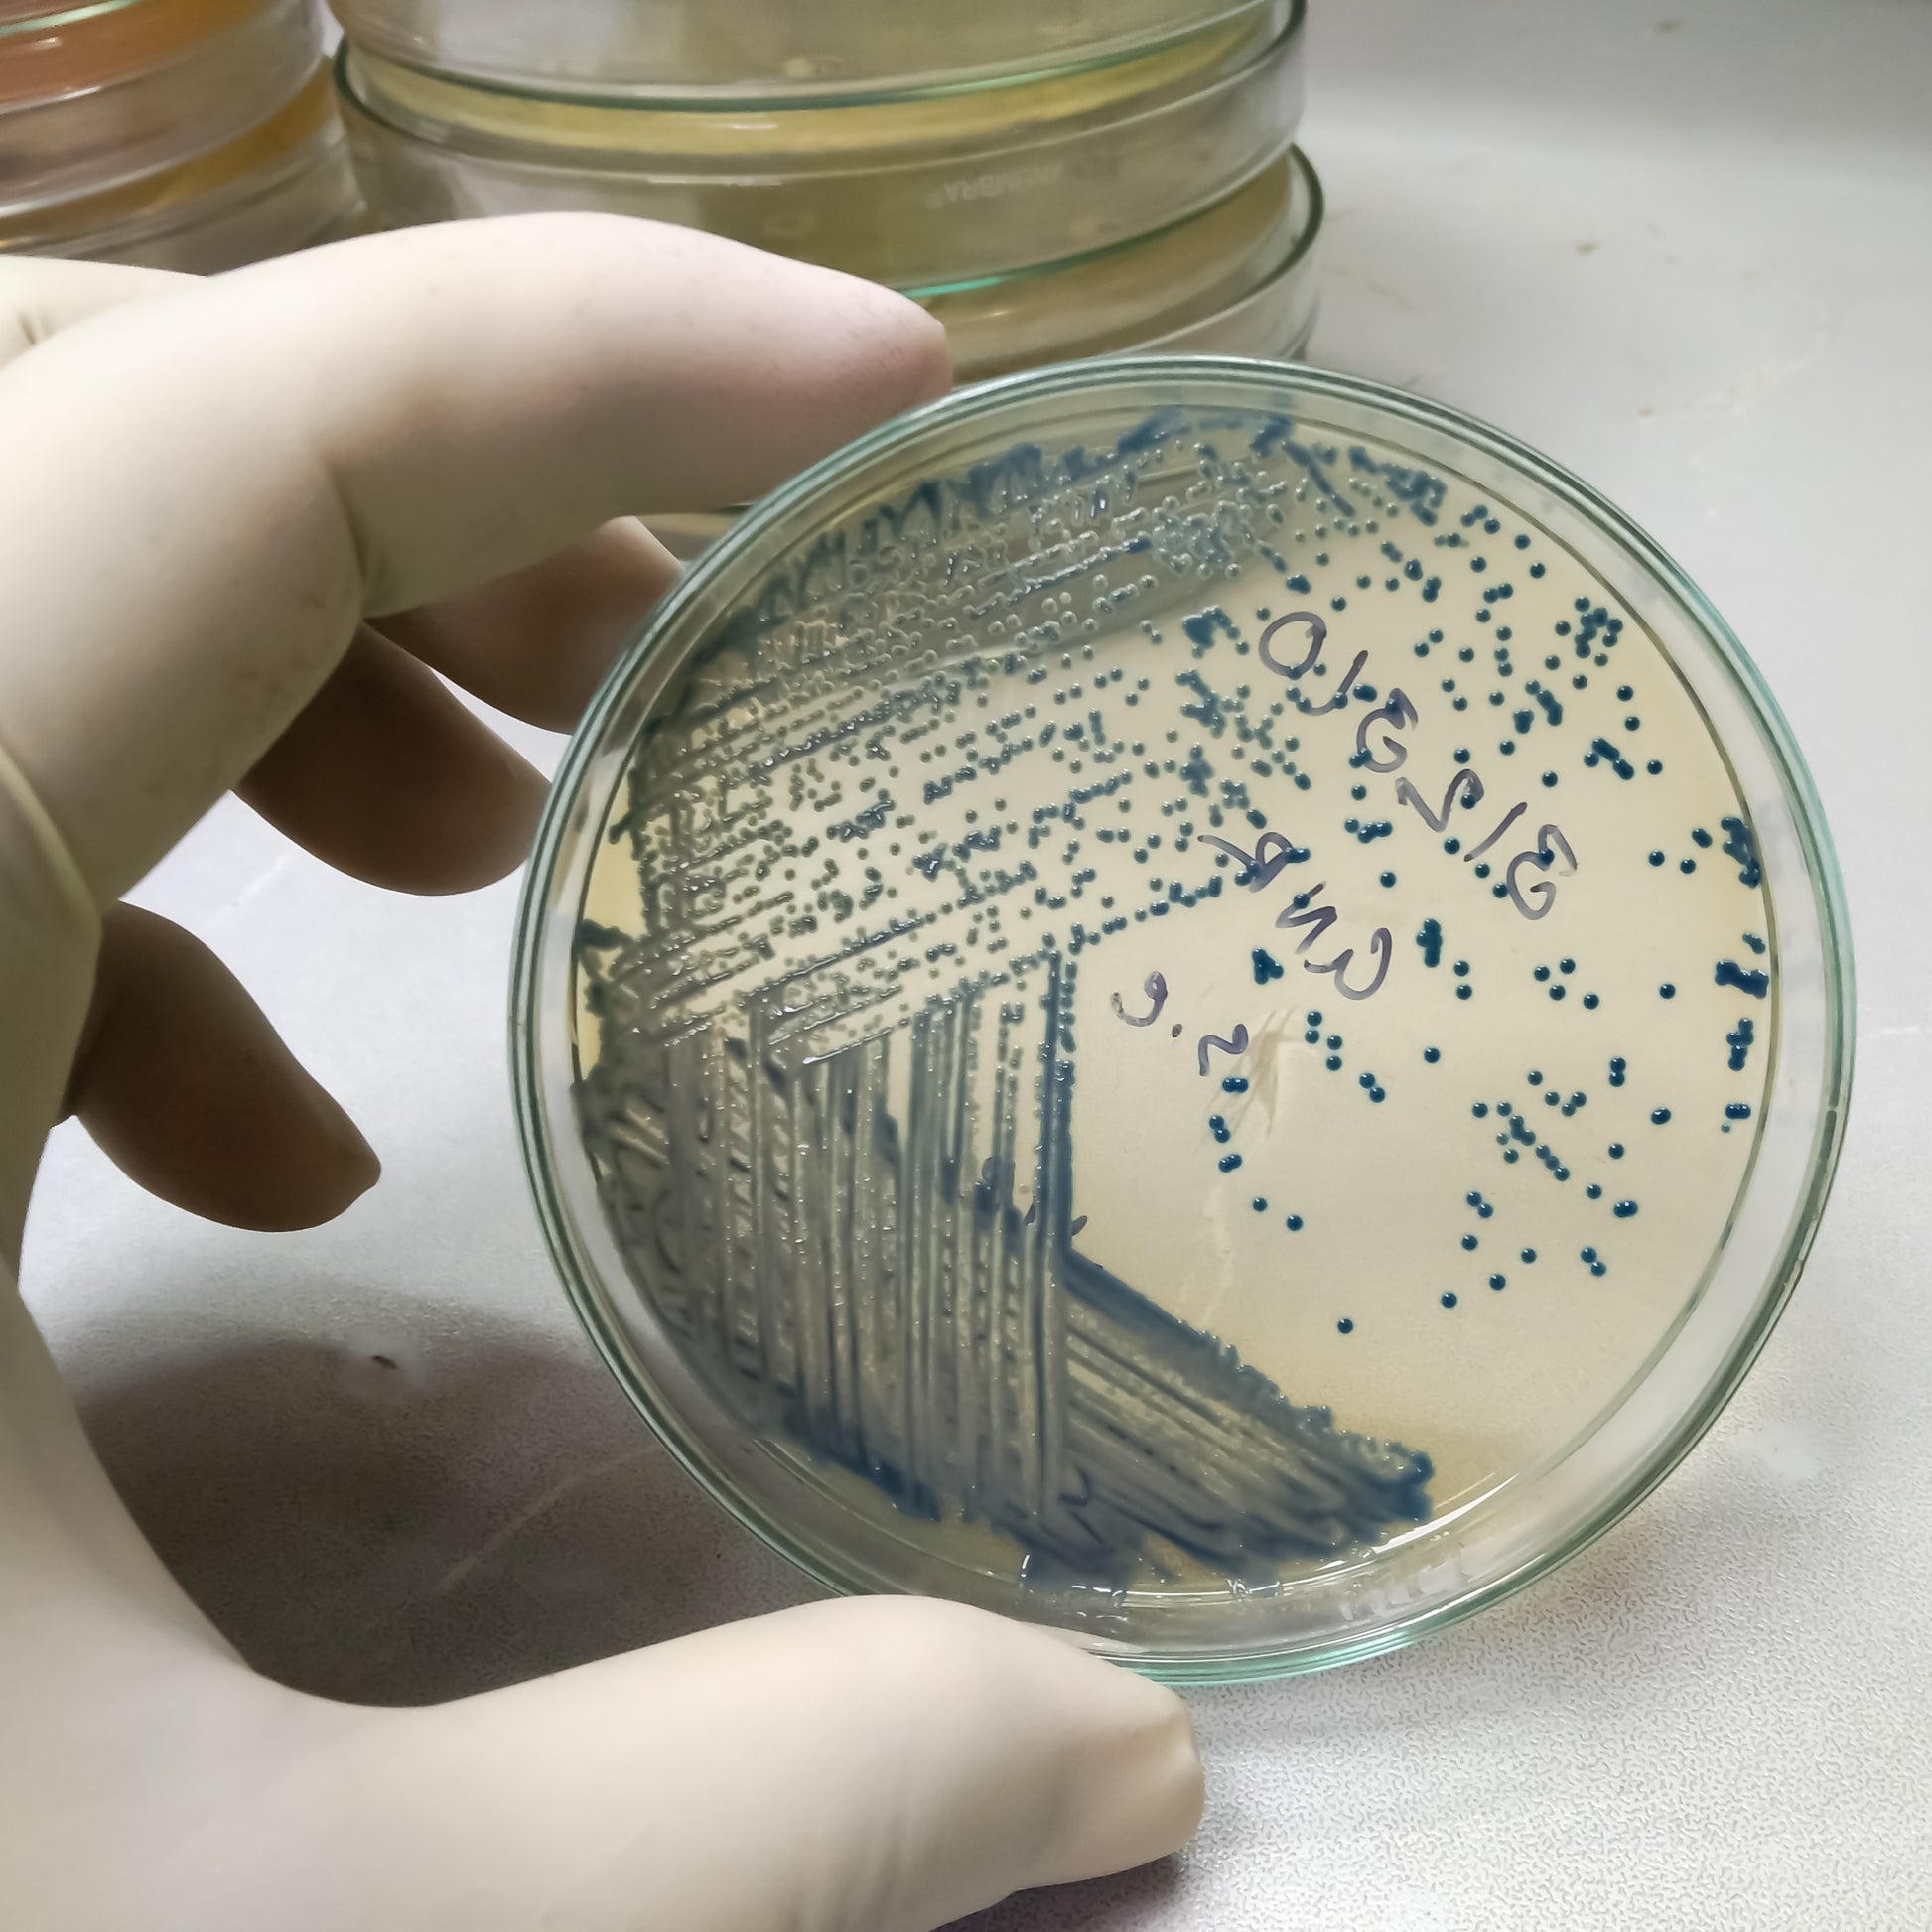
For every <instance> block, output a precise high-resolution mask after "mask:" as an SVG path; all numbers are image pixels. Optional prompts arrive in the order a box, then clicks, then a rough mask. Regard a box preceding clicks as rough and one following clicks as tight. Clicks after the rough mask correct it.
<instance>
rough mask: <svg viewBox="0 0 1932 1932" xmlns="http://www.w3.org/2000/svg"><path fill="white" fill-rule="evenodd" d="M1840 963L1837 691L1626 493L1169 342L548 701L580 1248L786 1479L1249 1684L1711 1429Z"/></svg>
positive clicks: (968, 407) (998, 434)
mask: <svg viewBox="0 0 1932 1932" xmlns="http://www.w3.org/2000/svg"><path fill="white" fill-rule="evenodd" d="M1851 1016H1852V986H1851V960H1850V949H1849V936H1848V933H1847V928H1846V921H1845V912H1844V906H1843V901H1842V896H1841V893H1840V888H1839V883H1838V878H1837V873H1836V870H1835V866H1834V862H1833V859H1832V854H1831V850H1830V844H1829V840H1828V836H1827V833H1826V830H1825V826H1824V822H1823V818H1822V814H1821V812H1820V808H1819V805H1818V802H1817V799H1816V797H1815V796H1814V794H1813V792H1812V789H1811V785H1810V782H1809V779H1808V778H1807V776H1806V774H1805V771H1804V768H1803V765H1802V763H1801V761H1800V759H1799V756H1798V753H1797V751H1796V749H1795V747H1794V745H1793V743H1792V741H1791V737H1790V734H1789V731H1788V730H1787V728H1786V726H1785V724H1784V721H1783V720H1782V718H1781V717H1780V716H1779V714H1778V711H1777V709H1776V706H1775V704H1774V702H1773V701H1772V699H1771V697H1770V695H1769V693H1768V692H1767V691H1766V690H1765V688H1764V686H1763V684H1762V682H1761V680H1760V679H1759V677H1758V675H1757V673H1756V672H1755V670H1754V669H1753V668H1752V666H1751V664H1750V662H1749V660H1748V659H1747V658H1746V656H1745V655H1744V653H1743V650H1742V648H1741V647H1740V646H1739V644H1738V643H1737V641H1736V639H1735V638H1734V637H1733V636H1732V635H1731V633H1730V632H1729V631H1728V630H1727V629H1726V628H1725V624H1724V622H1723V621H1722V620H1721V619H1720V618H1719V617H1718V615H1717V614H1716V612H1715V611H1713V610H1712V608H1711V607H1710V605H1709V604H1708V603H1707V601H1706V600H1705V599H1704V598H1703V597H1702V596H1701V595H1700V593H1699V592H1698V591H1697V590H1696V589H1695V587H1694V586H1693V585H1692V584H1691V583H1690V582H1689V581H1688V580H1687V579H1686V578H1685V576H1684V575H1683V573H1682V572H1681V571H1680V570H1679V569H1678V568H1677V567H1676V566H1675V565H1674V564H1673V563H1672V562H1671V561H1670V559H1669V558H1668V557H1667V556H1665V555H1664V554H1663V552H1662V551H1660V550H1659V549H1658V548H1657V546H1656V545H1655V544H1654V543H1653V542H1652V541H1651V540H1650V539H1649V538H1648V537H1646V536H1645V535H1644V534H1643V533H1642V532H1641V531H1639V530H1637V529H1636V528H1635V527H1634V526H1633V525H1632V524H1630V523H1629V521H1628V520H1627V519H1625V518H1624V517H1622V516H1621V515H1620V514H1619V513H1618V512H1617V511H1616V510H1615V509H1613V508H1612V507H1611V506H1610V505H1609V504H1607V503H1606V502H1604V501H1603V500H1602V499H1601V498H1600V497H1598V496H1597V495H1595V494H1594V493H1593V492H1592V491H1591V490H1589V489H1588V488H1587V485H1585V484H1583V483H1580V482H1578V481H1577V480H1576V479H1575V478H1573V477H1570V476H1569V475H1567V474H1566V473H1565V472H1563V471H1562V470H1560V469H1559V468H1557V467H1556V466H1555V465H1553V464H1551V463H1550V462H1548V461H1547V460H1546V459H1544V458H1542V457H1540V456H1538V455H1536V454H1535V453H1534V452H1532V451H1530V450H1528V449H1526V448H1524V447H1523V446H1522V445H1520V444H1518V443H1516V442H1514V441H1512V440H1511V439H1509V438H1508V437H1506V436H1503V435H1501V434H1500V433H1498V432H1497V431H1495V430H1492V429H1489V428H1486V427H1484V426H1483V425H1481V424H1479V423H1476V422H1474V421H1472V420H1470V419H1468V418H1466V417H1463V416H1460V415H1458V414H1456V413H1454V412H1453V411H1450V410H1448V409H1445V408H1442V407H1439V406H1436V405H1433V404H1431V403H1428V402H1424V401H1421V400H1418V399H1417V398H1415V397H1412V396H1409V395H1405V394H1402V393H1400V392H1397V391H1394V390H1389V389H1385V388H1382V387H1379V386H1377V385H1374V384H1371V383H1366V382H1360V381H1356V380H1352V379H1349V378H1346V377H1342V376H1337V375H1331V374H1327V373H1324V372H1321V371H1316V370H1312V369H1307V368H1302V367H1295V366H1286V365H1278V364H1267V363H1259V362H1247V361H1240V360H1235V359H1231V358H1230V359H1222V358H1215V357H1189V356H1174V357H1151V358H1129V359H1125V360H1120V361H1115V362H1094V363H1083V364H1077V365H1073V366H1071V367H1068V368H1065V369H1060V370H1049V371H1044V372H1040V373H1035V374H1030V375H1025V376H1018V377H1012V378H1007V379H1004V380H1001V381H997V382H993V383H989V384H985V385H982V386H980V387H978V388H976V389H970V390H965V391H961V392H958V393H956V394H954V395H953V396H952V397H950V398H948V399H946V400H944V401H941V402H939V403H936V404H934V405H932V406H931V407H929V408H927V409H925V410H923V411H920V412H917V413H915V414H913V415H910V416H907V417H905V418H902V419H900V420H899V421H897V422H896V423H893V424H890V425H888V426H886V427H885V428H883V429H881V430H879V431H877V432H875V433H874V434H873V435H871V436H869V437H867V438H866V439H864V440H862V441H861V442H859V443H857V444H855V445H853V446H852V447H851V448H850V449H848V450H847V451H845V452H843V453H841V454H840V455H838V456H836V457H834V458H832V459H830V460H828V461H827V462H826V463H824V464H821V465H820V466H818V467H817V468H816V469H814V470H813V471H811V472H809V473H807V474H806V475H805V476H803V477H801V478H800V479H798V480H797V481H796V482H794V483H791V484H789V485H787V486H786V487H785V488H783V489H781V490H779V491H778V492H776V493H775V494H774V495H773V496H772V497H770V498H768V499H766V501H765V502H764V503H762V504H761V505H759V507H758V508H757V509H755V510H754V511H752V512H751V513H750V514H748V515H747V516H746V518H745V519H744V520H743V521H742V522H741V523H740V524H739V525H738V526H737V527H736V528H735V529H733V530H732V531H731V532H730V533H729V534H728V535H726V536H725V537H724V538H723V539H722V540H721V541H720V542H719V543H718V544H717V545H716V546H715V548H713V549H712V550H711V551H709V552H708V553H707V554H706V555H705V556H704V557H703V558H701V559H700V560H699V562H698V563H697V564H696V565H695V566H694V567H693V568H692V569H691V570H690V571H689V572H688V573H687V574H686V576H685V577H684V578H683V579H682V580H681V582H680V584H679V585H678V587H677V588H676V590H675V591H674V592H673V593H672V595H671V596H670V598H669V599H668V600H667V601H666V603H665V605H664V607H663V608H662V610H661V612H660V613H659V614H658V616H657V617H656V618H655V620H654V621H652V623H651V624H650V626H649V628H648V629H647V630H646V631H645V633H644V634H643V636H642V637H641V638H640V639H639V640H638V641H637V643H636V644H635V646H634V647H633V648H632V649H631V650H630V652H629V653H628V654H627V655H626V657H625V658H624V659H623V661H622V662H621V664H620V665H619V666H618V667H617V669H616V670H615V671H614V673H613V674H612V676H611V678H610V679H609V681H608V682H607V683H606V685H605V687H604V689H603V691H602V693H601V694H600V696H599V698H598V700H597V701H596V702H595V704H594V705H593V707H592V709H591V711H590V713H589V715H588V717H587V719H586V721H585V723H584V726H583V728H582V729H581V731H580V732H579V734H578V735H577V737H576V738H575V739H574V740H573V742H572V745H571V748H570V751H569V753H568V755H567V757H566V759H565V761H564V765H563V767H562V771H561V774H560V777H559V780H558V783H557V785H556V788H555V790H554V792H553V794H552V800H551V804H550V808H549V811H548V814H547V816H546V819H545V821H544V825H543V828H542V831H541V833H540V835H539V841H538V847H537V851H536V854H535V858H534V862H533V864H532V867H531V871H530V875H529V879H528V883H527V886H526V891H525V897H524V903H523V908H522V912H521V918H520V927H519V939H518V950H517V958H516V964H515V983H514V990H513V998H512V1035H513V1049H514V1061H515V1075H516V1082H517V1092H518V1112H519V1121H520V1127H521V1133H522V1137H523V1145H524V1150H525V1157H526V1162H527V1166H528V1169H529V1172H530V1174H531V1177H532V1181H533V1185H534V1189H535V1193H536V1197H537V1201H538V1205H539V1209H540V1212H541V1215H542V1218H543V1222H544V1226H545V1229H546V1232H547V1235H548V1238H549V1241H550V1244H551V1247H552V1250H553V1253H554V1255H555V1257H556V1260H557V1264H558V1267H559V1270H560V1272H561V1274H562V1277H563V1279H564V1282H565V1284H566V1286H567V1288H568V1290H569V1293H570V1294H571V1296H572V1297H573V1299H574V1300H575V1302H576V1305H577V1307H578V1309H579V1311H580V1313H581V1314H582V1316H583V1318H584V1320H585V1322H586V1324H587V1326H588V1328H589V1331H590V1333H591V1334H592V1336H593V1337H594V1338H595V1340H596V1342H597V1344H598V1346H599V1347H600V1348H601V1349H602V1351H603V1352H604V1354H605V1356H606V1358H607V1360H608V1361H609V1362H610V1364H611V1366H612V1368H613V1369H614V1371H615V1372H616V1374H617V1376H618V1378H619V1379H620V1381H621V1383H622V1385H623V1386H624V1388H625V1389H626V1390H627V1392H628V1393H629V1395H630V1396H631V1398H632V1400H633V1401H634V1402H635V1403H636V1405H637V1406H638V1408H639V1409H640V1410H641V1412H642V1413H643V1415H644V1416H645V1417H646V1418H647V1419H648V1420H649V1422H650V1423H651V1425H652V1426H653V1427H654V1428H655V1429H656V1430H657V1431H658V1433H659V1434H660V1435H661V1436H662V1437H663V1438H664V1440H665V1441H666V1442H667V1443H668V1444H669V1445H670V1446H671V1447H672V1449H674V1450H675V1451H676V1453H677V1454H678V1455H679V1456H680V1457H681V1458H682V1459H683V1460H684V1462H685V1464H686V1465H687V1467H689V1468H690V1469H691V1470H692V1471H693V1473H694V1474H696V1475H697V1477H698V1478H699V1479H700V1480H701V1481H702V1482H704V1483H705V1484H706V1485H707V1486H708V1487H709V1488H710V1489H711V1491H712V1492H713V1493H714V1494H715V1495H716V1496H718V1497H719V1498H720V1499H721V1500H723V1501H724V1502H725V1504H726V1505H727V1506H728V1507H729V1508H731V1509H732V1510H734V1511H735V1512H736V1513H737V1514H738V1515H739V1517H740V1518H741V1519H742V1520H743V1521H745V1522H746V1523H748V1524H750V1525H751V1526H752V1527H753V1528H754V1529H756V1530H757V1531H759V1533H760V1534H761V1535H763V1536H764V1537H765V1538H767V1539H768V1540H769V1541H770V1542H771V1543H772V1544H773V1545H774V1546H775V1547H776V1548H778V1549H779V1550H781V1551H783V1552H785V1553H786V1554H787V1555H788V1556H790V1557H792V1558H793V1559H794V1560H795V1561H797V1562H798V1563H800V1564H802V1565H803V1566H804V1567H805V1568H806V1569H807V1570H809V1571H810V1572H811V1573H812V1574H813V1575H814V1576H816V1577H818V1578H819V1579H821V1580H822V1581H824V1582H826V1583H828V1584H830V1585H832V1586H834V1587H839V1588H843V1589H855V1590H860V1589H863V1590H895V1589H897V1590H912V1591H920V1592H924V1593H930V1594H938V1595H944V1596H950V1597H955V1598H959V1599H962V1600H965V1601H969V1602H973V1603H978V1604H981V1605H983V1606H986V1607H989V1608H993V1609H997V1610H1001V1611H1005V1612H1008V1613H1010V1614H1014V1615H1018V1616H1022V1617H1027V1618H1032V1619H1035V1620H1037V1621H1039V1622H1041V1623H1045V1624H1049V1625H1053V1626H1056V1627H1059V1628H1062V1629H1066V1630H1069V1631H1073V1632H1076V1633H1077V1634H1078V1635H1079V1636H1080V1637H1081V1638H1082V1639H1083V1640H1084V1641H1085V1642H1087V1643H1088V1644H1089V1645H1090V1646H1091V1647H1093V1648H1094V1649H1096V1650H1098V1651H1101V1652H1103V1653H1105V1654H1108V1655H1111V1656H1114V1657H1116V1658H1119V1659H1121V1660H1122V1661H1125V1662H1129V1663H1133V1664H1135V1665H1138V1666H1140V1667H1142V1668H1144V1669H1148V1670H1151V1671H1155V1672H1159V1673H1163V1674H1166V1675H1170V1676H1173V1677H1183V1678H1184V1677H1191V1678H1196V1679H1202V1680H1212V1679H1237V1678H1244V1677H1254V1676H1259V1675H1265V1674H1268V1673H1274V1672H1284V1671H1293V1670H1301V1669H1310V1668H1314V1667H1318V1666H1321V1665H1326V1664H1333V1663H1337V1662H1342V1661H1346V1660H1348V1659H1350V1658H1354V1657H1360V1656H1365V1655H1369V1654H1373V1653H1375V1652H1378V1651H1381V1650H1386V1649H1388V1648H1390V1647H1392V1646H1394V1645H1397V1644H1400V1643H1403V1642H1405V1641H1408V1640H1410V1639H1411V1638H1413V1637H1415V1636H1417V1635H1420V1634H1422V1633H1424V1632H1426V1631H1428V1630H1431V1629H1434V1628H1437V1627H1440V1626H1442V1625H1443V1624H1445V1623H1448V1622H1450V1621H1452V1620H1454V1619H1456V1618H1458V1617H1460V1616H1462V1615H1465V1614H1466V1613H1468V1612H1469V1611H1470V1610H1472V1609H1474V1608H1476V1607H1478V1606H1480V1605H1481V1604H1483V1603H1486V1602H1489V1601H1492V1600H1494V1599H1495V1598H1496V1597H1498V1596H1500V1595H1502V1594H1504V1593H1505V1592H1507V1591H1508V1590H1510V1589H1512V1588H1514V1587H1517V1586H1519V1585H1521V1584H1522V1583H1524V1582H1526V1581H1527V1580H1529V1579H1530V1578H1533V1577H1535V1576H1536V1575H1538V1574H1540V1573H1541V1572H1542V1571H1544V1570H1546V1569H1547V1568H1549V1567H1550V1566H1551V1565H1553V1564H1555V1563H1557V1562H1559V1561H1560V1560H1562V1559H1563V1558H1564V1557H1566V1556H1568V1555H1569V1554H1570V1553H1572V1552H1573V1551H1575V1550H1576V1549H1578V1548H1579V1547H1581V1546H1582V1544H1584V1543H1585V1542H1587V1540H1588V1539H1589V1538H1590V1537H1591V1536H1592V1535H1594V1534H1595V1533H1596V1532H1598V1531H1600V1530H1601V1529H1602V1528H1603V1527H1605V1526H1606V1525H1607V1524H1608V1523H1609V1522H1611V1521H1613V1520H1614V1519H1615V1518H1616V1517H1617V1516H1618V1515H1619V1514H1620V1513H1621V1512H1623V1511H1624V1510H1626V1509H1627V1508H1629V1507H1630V1506H1631V1505H1632V1504H1633V1503H1634V1502H1635V1501H1637V1500H1638V1499H1639V1498H1640V1497H1641V1496H1642V1495H1643V1494H1644V1493H1645V1492H1646V1491H1647V1490H1648V1489H1649V1488H1650V1487H1651V1486H1652V1485H1653V1484H1654V1483H1656V1482H1657V1481H1658V1480H1659V1479H1660V1478H1661V1477H1662V1476H1663V1475H1664V1474H1665V1473H1666V1472H1667V1471H1668V1470H1669V1469H1670V1468H1671V1467H1672V1465H1673V1464H1674V1463H1675V1462H1676V1461H1677V1460H1678V1459H1679V1458H1680V1457H1681V1456H1682V1455H1683V1454H1684V1453H1685V1452H1686V1450H1687V1449H1688V1448H1689V1447H1690V1445H1691V1444H1692V1443H1693V1442H1695V1440H1696V1439H1697V1438H1698V1436H1699V1435H1700V1434H1701V1433H1702V1432H1703V1430H1704V1429H1705V1428H1706V1427H1707V1426H1708V1425H1709V1423H1710V1422H1711V1421H1712V1419H1713V1418H1714V1417H1715V1416H1716V1414H1717V1413H1718V1411H1719V1410H1720V1408H1721V1407H1722V1405H1723V1404H1724V1402H1725V1399H1726V1398H1727V1397H1728V1395H1729V1394H1730V1392H1731V1391H1732V1389H1733V1388H1734V1387H1735V1386H1736V1384H1737V1381H1738V1380H1739V1378H1740V1377H1741V1376H1742V1374H1743V1373H1744V1371H1745V1369H1746V1368H1747V1366H1748V1365H1749V1363H1750V1361H1751V1360H1752V1358H1753V1356H1754V1355H1755V1353H1756V1351H1757V1349H1758V1347H1759V1346H1760V1345H1761V1343H1762V1341H1763V1340H1764V1337H1765V1336H1766V1334H1767V1333H1768V1332H1769V1329H1770V1327H1771V1325H1772V1323H1773V1322H1774V1320H1775V1318H1776V1316H1777V1314H1778V1311H1779V1310H1780V1309H1781V1307H1782V1306H1783V1303H1784V1301H1785V1299H1786V1297H1787V1296H1788V1294H1789V1293H1790V1291H1791V1289H1792V1286H1793V1284H1794V1283H1795V1281H1796V1278H1797V1275H1798V1272H1799V1269H1800V1267H1801V1265H1802V1262H1803V1259H1804V1256H1805V1254H1806V1251H1807V1249H1808V1246H1809V1243H1810V1241H1811V1238H1812V1234H1813V1231H1814V1229H1815V1227H1816V1225H1817V1221H1818V1216H1819V1214H1820V1211H1821V1209H1822V1207H1823V1203H1824V1200H1825V1196H1826V1192H1827V1189H1828V1187H1829V1184H1830V1179H1831V1175H1832V1171H1833V1167H1834V1164H1835V1162H1836V1158H1837V1153H1838V1148H1839V1144H1840V1139H1841V1136H1842V1133H1843V1128H1844V1120H1845V1109H1846V1105H1847V1102H1848V1098H1849V1090H1850V1073H1851V1058H1852V1026H1851Z"/></svg>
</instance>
